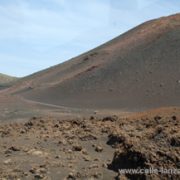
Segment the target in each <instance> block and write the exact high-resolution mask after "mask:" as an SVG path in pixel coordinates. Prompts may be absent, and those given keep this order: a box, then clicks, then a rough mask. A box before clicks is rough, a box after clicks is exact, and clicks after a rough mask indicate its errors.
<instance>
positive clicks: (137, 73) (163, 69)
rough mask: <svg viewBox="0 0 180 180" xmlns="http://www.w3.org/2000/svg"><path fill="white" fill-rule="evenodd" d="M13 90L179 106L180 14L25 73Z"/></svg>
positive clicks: (35, 95) (102, 104) (56, 100)
mask: <svg viewBox="0 0 180 180" xmlns="http://www.w3.org/2000/svg"><path fill="white" fill-rule="evenodd" d="M107 33H108V32H107ZM8 92H11V93H13V94H18V95H20V96H23V97H25V98H27V99H30V100H34V101H38V102H43V103H49V104H55V105H62V106H70V107H81V108H82V107H85V108H124V109H146V108H156V107H160V106H176V105H180V14H176V15H172V16H169V17H163V18H160V19H156V20H151V21H148V22H145V23H143V24H141V25H139V26H137V27H135V28H134V29H132V30H130V31H128V32H127V33H124V34H122V35H120V36H119V37H117V38H115V39H113V40H111V41H110V42H108V43H105V44H104V45H102V46H99V47H97V48H96V49H93V50H91V51H89V52H87V53H85V54H82V55H80V56H78V57H76V58H73V59H71V60H69V61H67V62H65V63H62V64H59V65H57V66H54V67H52V68H49V69H46V70H44V71H41V72H38V73H36V74H33V75H31V76H28V77H25V78H23V79H22V80H21V81H20V82H18V83H17V84H16V85H15V86H13V88H10V89H9V90H8Z"/></svg>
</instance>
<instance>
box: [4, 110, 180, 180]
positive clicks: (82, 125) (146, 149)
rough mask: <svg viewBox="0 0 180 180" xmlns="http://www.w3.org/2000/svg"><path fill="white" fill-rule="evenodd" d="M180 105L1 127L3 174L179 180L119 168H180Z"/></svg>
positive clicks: (174, 176) (10, 176)
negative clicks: (121, 114) (122, 113)
mask: <svg viewBox="0 0 180 180" xmlns="http://www.w3.org/2000/svg"><path fill="white" fill-rule="evenodd" d="M179 129H180V108H168V109H160V110H155V111H150V112H146V113H139V114H135V115H132V116H130V117H128V118H125V117H123V118H122V117H117V116H109V117H108V116H107V117H104V118H98V117H96V116H95V115H94V116H91V117H89V118H84V119H83V118H81V119H69V120H65V119H61V118H60V119H57V118H53V117H33V118H32V119H30V120H28V121H25V122H13V123H3V124H1V126H0V145H1V146H0V179H53V180H54V179H57V180H59V179H68V180H69V179H107V180H109V179H133V180H134V179H179V178H180V175H178V174H136V175H135V174H125V175H122V174H120V173H119V169H131V168H133V169H138V168H141V169H149V168H157V169H158V168H166V169H173V168H175V169H178V168H180V132H179Z"/></svg>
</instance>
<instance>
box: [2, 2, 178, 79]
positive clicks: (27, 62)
mask: <svg viewBox="0 0 180 180" xmlns="http://www.w3.org/2000/svg"><path fill="white" fill-rule="evenodd" d="M178 12H180V1H179V0H0V72H1V73H5V74H9V75H13V76H18V77H21V76H25V75H28V74H31V73H33V72H36V71H39V70H42V69H44V68H47V67H50V66H53V65H55V64H59V63H61V62H63V61H65V60H68V59H70V58H72V57H74V56H77V55H79V54H81V53H83V52H85V51H87V50H90V49H92V48H94V47H96V46H98V45H100V44H102V43H104V42H106V41H108V40H110V39H112V38H114V37H116V36H118V35H120V34H122V33H123V32H125V31H127V30H129V29H131V28H132V27H134V26H136V25H138V24H140V23H142V22H144V21H147V20H149V19H153V18H157V17H160V16H166V15H170V14H175V13H178Z"/></svg>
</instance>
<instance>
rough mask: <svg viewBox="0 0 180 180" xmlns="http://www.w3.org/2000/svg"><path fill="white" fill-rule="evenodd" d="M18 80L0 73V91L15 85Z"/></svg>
mask: <svg viewBox="0 0 180 180" xmlns="http://www.w3.org/2000/svg"><path fill="white" fill-rule="evenodd" d="M17 80H18V78H16V77H13V76H8V75H5V74H2V73H0V89H2V88H4V87H6V86H8V87H9V86H10V85H11V84H12V83H15V82H16V81H17Z"/></svg>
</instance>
